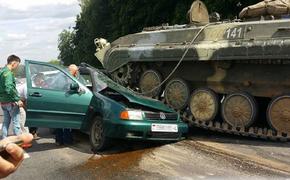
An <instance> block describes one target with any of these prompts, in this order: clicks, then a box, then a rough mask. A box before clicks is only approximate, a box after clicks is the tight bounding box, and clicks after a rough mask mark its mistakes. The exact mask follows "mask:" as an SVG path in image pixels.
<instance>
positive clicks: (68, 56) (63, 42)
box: [58, 29, 75, 65]
mask: <svg viewBox="0 0 290 180" xmlns="http://www.w3.org/2000/svg"><path fill="white" fill-rule="evenodd" d="M74 39H75V32H74V31H71V30H70V29H68V30H67V29H65V30H63V31H62V32H61V33H60V34H59V38H58V49H59V51H60V53H59V56H58V59H60V61H62V62H63V64H65V65H68V64H70V63H72V62H73V54H74V49H75V45H74V43H73V41H74Z"/></svg>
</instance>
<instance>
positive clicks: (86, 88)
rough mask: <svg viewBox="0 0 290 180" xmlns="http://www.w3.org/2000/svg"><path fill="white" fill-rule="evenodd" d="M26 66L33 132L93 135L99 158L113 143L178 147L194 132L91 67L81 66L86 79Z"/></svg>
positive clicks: (162, 108) (170, 112)
mask: <svg viewBox="0 0 290 180" xmlns="http://www.w3.org/2000/svg"><path fill="white" fill-rule="evenodd" d="M25 66H26V78H27V91H28V92H27V94H28V97H27V120H26V125H27V126H29V127H45V128H72V129H79V130H81V131H83V132H86V133H89V135H90V142H91V146H92V150H93V151H94V152H96V151H101V150H103V149H104V148H105V147H106V145H107V144H108V143H109V142H110V139H111V138H114V139H115V138H122V139H140V140H169V141H176V140H181V139H183V138H184V136H185V135H186V133H187V131H188V126H187V124H185V123H184V122H182V121H181V119H180V117H179V115H178V114H177V113H176V112H175V111H174V110H172V109H170V108H168V107H167V106H166V105H164V104H163V103H161V102H159V101H157V100H153V99H149V98H146V97H143V96H140V95H137V94H135V93H134V92H133V91H131V90H128V89H127V88H125V87H123V86H121V85H119V84H117V83H115V82H114V81H112V80H111V79H110V78H109V77H108V76H106V75H105V74H104V73H102V72H101V71H100V70H98V69H95V68H93V67H91V66H89V65H86V64H83V65H82V66H80V74H81V76H80V77H81V78H74V77H73V76H71V75H70V73H69V72H67V71H66V70H65V69H63V68H61V67H58V66H55V65H52V64H48V63H43V62H37V61H28V60H27V61H26V62H25Z"/></svg>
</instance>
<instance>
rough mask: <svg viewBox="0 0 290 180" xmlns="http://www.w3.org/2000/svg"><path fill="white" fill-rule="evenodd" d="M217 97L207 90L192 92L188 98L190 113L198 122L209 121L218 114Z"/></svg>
mask: <svg viewBox="0 0 290 180" xmlns="http://www.w3.org/2000/svg"><path fill="white" fill-rule="evenodd" d="M218 106H219V102H218V97H217V95H216V93H215V92H214V91H212V90H211V89H208V88H200V89H196V90H195V91H193V93H192V95H191V98H190V103H189V107H190V111H191V113H192V115H193V117H194V118H195V119H196V120H198V121H205V122H207V121H211V120H213V119H214V118H215V116H216V115H217V112H218Z"/></svg>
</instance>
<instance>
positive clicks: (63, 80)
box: [29, 64, 73, 91]
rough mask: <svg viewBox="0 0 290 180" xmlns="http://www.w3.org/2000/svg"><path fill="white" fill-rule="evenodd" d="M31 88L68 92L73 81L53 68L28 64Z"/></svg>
mask: <svg viewBox="0 0 290 180" xmlns="http://www.w3.org/2000/svg"><path fill="white" fill-rule="evenodd" d="M29 69H30V78H31V86H32V87H33V88H41V89H50V90H57V91H68V90H69V87H70V84H72V83H73V80H72V79H71V78H70V77H69V76H67V75H66V74H65V73H64V72H62V71H60V70H58V69H57V68H55V67H51V66H46V65H41V64H30V65H29Z"/></svg>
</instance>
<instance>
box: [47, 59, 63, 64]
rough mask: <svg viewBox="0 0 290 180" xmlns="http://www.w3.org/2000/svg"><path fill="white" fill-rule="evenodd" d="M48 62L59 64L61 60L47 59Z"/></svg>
mask: <svg viewBox="0 0 290 180" xmlns="http://www.w3.org/2000/svg"><path fill="white" fill-rule="evenodd" d="M48 63H50V64H54V65H58V66H60V65H61V61H60V60H58V59H52V60H50V61H48Z"/></svg>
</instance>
